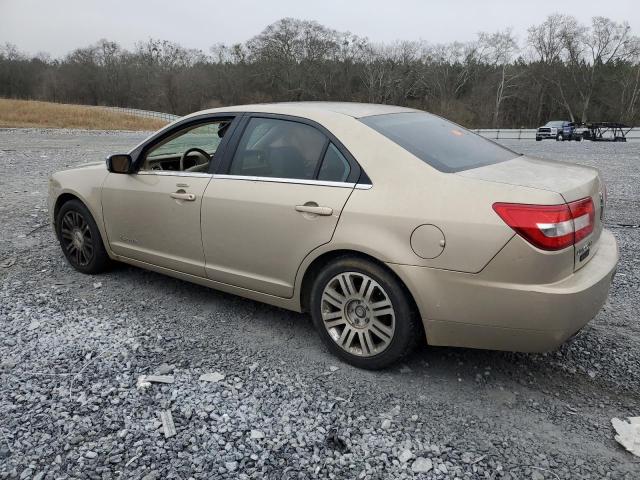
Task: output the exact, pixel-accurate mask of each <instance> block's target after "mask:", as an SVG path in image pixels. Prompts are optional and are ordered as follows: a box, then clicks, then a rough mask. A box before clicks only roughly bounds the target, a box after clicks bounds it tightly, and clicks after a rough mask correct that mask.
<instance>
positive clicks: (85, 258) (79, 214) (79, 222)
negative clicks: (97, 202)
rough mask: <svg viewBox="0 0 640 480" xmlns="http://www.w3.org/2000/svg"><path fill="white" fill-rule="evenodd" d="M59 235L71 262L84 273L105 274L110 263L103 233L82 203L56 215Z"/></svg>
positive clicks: (73, 203)
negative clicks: (103, 240)
mask: <svg viewBox="0 0 640 480" xmlns="http://www.w3.org/2000/svg"><path fill="white" fill-rule="evenodd" d="M56 233H57V234H58V240H59V241H60V247H61V248H62V252H63V253H64V256H65V257H66V259H67V261H68V262H69V263H70V264H71V266H72V267H73V268H75V269H76V270H78V271H79V272H82V273H87V274H94V273H100V272H103V271H105V270H106V269H107V268H108V267H109V264H110V262H111V261H110V259H109V255H108V254H107V251H106V250H105V248H104V244H103V243H102V237H101V236H100V230H98V226H97V225H96V222H95V220H94V219H93V216H92V215H91V213H90V212H89V210H88V209H87V207H85V206H84V204H83V203H82V202H80V201H79V200H69V201H68V202H66V203H64V204H63V205H62V207H60V210H59V211H58V214H57V215H56Z"/></svg>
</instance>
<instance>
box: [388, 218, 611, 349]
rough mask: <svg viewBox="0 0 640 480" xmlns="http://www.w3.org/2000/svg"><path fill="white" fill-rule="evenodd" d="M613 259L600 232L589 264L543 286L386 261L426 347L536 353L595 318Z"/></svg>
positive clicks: (554, 345)
mask: <svg viewBox="0 0 640 480" xmlns="http://www.w3.org/2000/svg"><path fill="white" fill-rule="evenodd" d="M617 263H618V246H617V244H616V240H615V238H614V237H613V235H612V234H611V232H609V231H607V230H603V231H602V235H601V237H600V241H599V242H598V250H597V253H596V254H595V255H594V257H593V258H592V259H591V261H590V262H589V263H588V264H587V265H585V266H584V267H582V268H581V269H580V270H578V271H577V272H574V273H572V274H571V275H569V276H568V277H566V278H564V279H562V280H560V281H557V282H555V283H551V284H542V285H532V284H517V283H502V282H496V281H494V280H486V279H484V278H483V275H482V273H480V274H475V275H473V274H463V273H457V272H449V271H445V270H435V269H430V268H425V267H413V266H407V265H389V266H390V267H391V268H392V269H393V270H394V271H395V272H396V273H397V274H398V275H399V276H400V277H401V278H402V279H403V281H404V282H405V283H406V285H407V286H408V288H409V290H410V291H411V292H412V293H413V295H414V298H415V299H416V302H417V304H418V307H419V309H420V312H421V314H422V317H423V322H424V326H425V330H426V333H427V341H428V343H429V344H431V345H449V346H460V347H470V348H486V349H492V350H509V351H522V352H543V351H548V350H552V349H554V348H557V347H558V346H559V345H561V344H562V343H563V342H564V341H565V340H567V338H569V337H571V336H572V335H574V334H575V333H577V332H578V331H579V330H580V329H581V328H582V327H584V326H585V325H586V324H587V323H589V321H590V320H591V319H593V318H594V317H595V316H596V314H597V313H598V311H599V310H600V308H601V307H602V305H603V304H604V302H605V301H606V298H607V295H608V293H609V287H610V285H611V281H612V278H613V275H614V272H615V269H616V265H617Z"/></svg>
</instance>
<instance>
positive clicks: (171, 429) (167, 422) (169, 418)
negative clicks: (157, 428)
mask: <svg viewBox="0 0 640 480" xmlns="http://www.w3.org/2000/svg"><path fill="white" fill-rule="evenodd" d="M160 421H162V430H163V432H164V436H165V438H169V437H173V436H174V435H175V434H176V426H175V425H174V423H173V415H171V411H169V410H163V411H162V412H160Z"/></svg>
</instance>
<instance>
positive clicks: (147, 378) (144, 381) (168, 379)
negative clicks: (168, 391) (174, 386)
mask: <svg viewBox="0 0 640 480" xmlns="http://www.w3.org/2000/svg"><path fill="white" fill-rule="evenodd" d="M173 381H174V379H173V375H140V376H139V377H138V381H137V382H136V388H137V389H138V390H145V389H147V388H149V387H150V386H151V384H152V383H173Z"/></svg>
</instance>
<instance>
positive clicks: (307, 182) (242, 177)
mask: <svg viewBox="0 0 640 480" xmlns="http://www.w3.org/2000/svg"><path fill="white" fill-rule="evenodd" d="M213 178H214V179H221V180H244V181H247V182H270V183H293V184H297V185H317V186H322V187H337V188H357V189H358V190H368V189H370V188H371V187H372V185H370V184H361V183H354V182H328V181H323V180H306V179H302V178H279V177H257V176H247V175H226V174H220V173H216V174H214V175H213Z"/></svg>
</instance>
